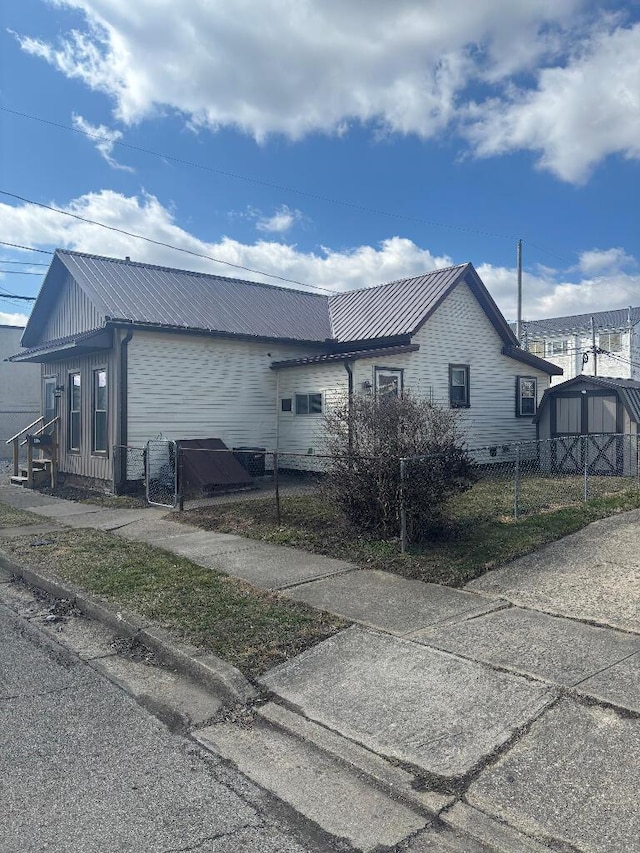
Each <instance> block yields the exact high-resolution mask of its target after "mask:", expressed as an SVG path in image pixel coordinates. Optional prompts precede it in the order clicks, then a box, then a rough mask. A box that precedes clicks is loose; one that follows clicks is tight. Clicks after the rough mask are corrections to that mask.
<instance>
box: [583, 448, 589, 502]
mask: <svg viewBox="0 0 640 853" xmlns="http://www.w3.org/2000/svg"><path fill="white" fill-rule="evenodd" d="M588 441H589V436H587V435H583V436H582V458H583V459H584V475H583V479H584V484H583V498H584V502H585V503H586V502H587V501H588V500H589V445H588Z"/></svg>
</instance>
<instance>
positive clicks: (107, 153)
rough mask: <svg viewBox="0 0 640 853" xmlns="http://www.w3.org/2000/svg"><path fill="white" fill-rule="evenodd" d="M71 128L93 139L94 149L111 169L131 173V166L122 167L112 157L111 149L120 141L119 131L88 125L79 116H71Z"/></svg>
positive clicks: (102, 126)
mask: <svg viewBox="0 0 640 853" xmlns="http://www.w3.org/2000/svg"><path fill="white" fill-rule="evenodd" d="M72 118H73V126H74V127H75V129H76V130H79V131H80V133H84V134H85V135H86V136H88V137H89V138H90V139H94V140H95V143H96V148H97V150H98V151H99V152H100V154H102V156H103V157H104V159H105V160H106V161H107V163H108V164H109V165H110V166H111V168H112V169H121V170H122V171H124V172H133V171H134V169H132V168H131V166H123V165H122V163H118V161H117V160H116V159H115V158H114V156H113V148H114V145H115V144H116V142H118V140H120V139H122V133H121V132H120V131H119V130H112V129H111V128H108V127H106V126H105V125H104V124H97V125H96V124H90V123H89V122H88V121H87V120H86V119H85V118H83V117H82V116H81V115H77V114H76V113H74V114H73V117H72Z"/></svg>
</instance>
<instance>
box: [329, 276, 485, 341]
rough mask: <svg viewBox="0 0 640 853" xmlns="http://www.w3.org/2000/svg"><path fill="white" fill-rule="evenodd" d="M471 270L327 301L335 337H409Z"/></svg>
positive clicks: (407, 280)
mask: <svg viewBox="0 0 640 853" xmlns="http://www.w3.org/2000/svg"><path fill="white" fill-rule="evenodd" d="M470 267H471V265H470V264H460V265H458V266H455V267H447V268H446V269H441V270H435V271H434V272H430V273H427V274H426V275H419V276H415V277H414V278H403V279H399V280H398V281H392V282H389V283H388V284H381V285H378V286H377V287H368V288H365V289H364V290H349V291H347V292H346V293H339V294H336V296H331V297H329V312H330V314H331V326H332V328H333V334H334V337H335V338H336V339H337V340H338V341H364V340H375V339H376V338H388V337H395V336H399V335H409V334H412V333H413V332H415V331H417V329H418V328H419V327H420V326H421V325H422V323H424V321H425V319H426V318H427V317H428V316H429V315H430V314H431V313H432V312H433V311H434V310H435V309H436V308H437V307H438V305H439V304H440V302H441V301H442V299H443V298H444V297H445V296H446V294H447V293H448V292H449V290H450V289H451V288H452V287H453V286H454V285H455V284H457V282H458V281H460V279H462V278H463V277H464V275H465V273H466V272H467V270H468V269H469V268H470Z"/></svg>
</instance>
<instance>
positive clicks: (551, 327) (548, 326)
mask: <svg viewBox="0 0 640 853" xmlns="http://www.w3.org/2000/svg"><path fill="white" fill-rule="evenodd" d="M592 317H593V320H594V323H595V326H596V329H599V330H605V331H616V330H618V329H626V328H627V327H628V325H629V321H631V323H632V325H635V324H636V323H640V308H619V309H617V310H615V311H593V312H591V313H590V314H572V315H571V316H569V317H550V318H548V319H547V320H527V321H526V322H524V323H523V327H524V329H525V330H526V333H527V336H528V338H529V340H531V339H532V338H535V337H536V335H539V336H540V337H544V336H545V335H560V334H563V333H567V334H570V333H571V332H586V331H589V330H590V329H591V318H592ZM511 327H512V328H515V323H512V324H511Z"/></svg>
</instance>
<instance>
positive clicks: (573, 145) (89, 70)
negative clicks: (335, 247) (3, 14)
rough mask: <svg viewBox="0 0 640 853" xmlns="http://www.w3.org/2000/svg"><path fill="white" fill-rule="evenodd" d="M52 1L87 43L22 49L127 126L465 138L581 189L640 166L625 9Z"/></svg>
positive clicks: (72, 39)
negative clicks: (533, 161)
mask: <svg viewBox="0 0 640 853" xmlns="http://www.w3.org/2000/svg"><path fill="white" fill-rule="evenodd" d="M48 2H50V3H52V4H54V5H57V6H67V7H72V8H74V9H76V10H80V11H81V12H82V13H83V14H84V16H85V19H86V26H85V28H84V30H83V31H80V30H74V31H72V32H70V33H68V34H66V35H64V36H61V37H60V39H59V40H58V41H56V42H55V43H54V42H50V41H44V40H42V39H40V38H38V37H37V35H33V34H32V35H26V34H23V35H20V36H18V38H19V40H20V43H21V45H22V47H23V49H24V50H25V51H27V52H29V53H31V54H32V55H34V56H38V57H40V58H42V59H44V60H46V61H47V62H49V63H50V64H52V65H53V66H54V67H56V68H57V69H58V70H59V71H61V72H62V73H63V74H65V75H66V76H68V77H70V78H75V79H79V80H81V81H83V82H84V83H85V84H86V85H87V86H88V87H90V88H91V89H94V90H97V91H101V92H105V93H107V94H108V95H109V96H110V98H111V99H112V100H113V102H114V108H115V115H116V117H117V119H118V120H120V121H123V122H125V123H132V122H138V121H141V120H143V119H145V118H148V117H149V116H152V115H154V114H157V113H158V112H162V111H163V110H165V109H166V108H169V109H173V110H175V111H177V112H179V113H181V114H183V115H184V116H185V119H186V121H187V123H188V124H189V125H191V126H192V127H196V128H198V127H207V128H210V129H213V130H215V129H217V128H219V127H223V126H226V127H235V128H238V129H240V130H242V131H243V132H246V133H249V134H251V135H253V136H254V137H255V138H256V139H258V140H263V139H264V138H265V137H267V136H268V135H269V134H273V133H282V134H285V135H287V136H289V137H291V138H293V139H300V138H301V137H303V136H305V135H306V134H309V133H312V132H316V131H322V132H327V133H336V134H339V133H346V132H348V129H349V126H350V125H351V124H353V123H359V122H371V123H372V124H373V126H374V128H375V129H376V132H378V133H402V134H409V133H411V134H417V135H419V136H422V137H425V138H427V137H430V136H434V135H438V134H442V133H445V132H449V133H453V132H458V133H460V134H461V135H462V136H464V137H465V138H467V139H469V140H470V141H471V144H472V146H473V147H474V150H475V151H476V152H477V153H478V154H480V155H483V156H489V155H492V156H493V155H497V154H504V153H506V152H509V151H513V150H532V151H534V152H537V153H538V155H539V165H540V166H541V167H542V168H544V169H547V170H550V171H552V172H553V173H554V174H555V175H557V176H558V177H560V178H562V179H563V180H567V181H573V182H580V181H583V180H585V179H586V177H587V176H588V175H589V172H590V170H591V169H592V168H593V167H594V166H595V165H596V164H597V163H598V162H600V161H601V160H602V159H603V158H605V157H607V156H608V155H610V154H615V153H617V154H620V155H622V156H624V157H628V158H638V157H640V143H639V142H638V140H639V139H640V124H639V123H640V104H639V101H638V99H639V94H638V93H639V92H640V42H639V39H640V25H639V24H636V25H635V26H633V25H632V23H633V15H634V12H633V9H632V8H631V7H630V5H629V4H628V3H625V2H623V0H612V2H611V3H608V4H606V6H607V8H604V7H603V5H602V4H593V3H590V2H588V0H519V2H514V0H473V2H469V0H446V2H445V0H432V2H430V3H425V2H424V0H395V2H393V3H391V2H389V0H368V2H366V3H365V2H351V3H344V2H343V0H300V2H297V3H291V2H290V0H236V2H234V3H223V2H209V0H182V2H180V3H178V2H176V0H136V2H135V3H132V2H131V0H48ZM611 9H614V10H615V9H618V11H617V12H615V11H614V12H612V11H611Z"/></svg>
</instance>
